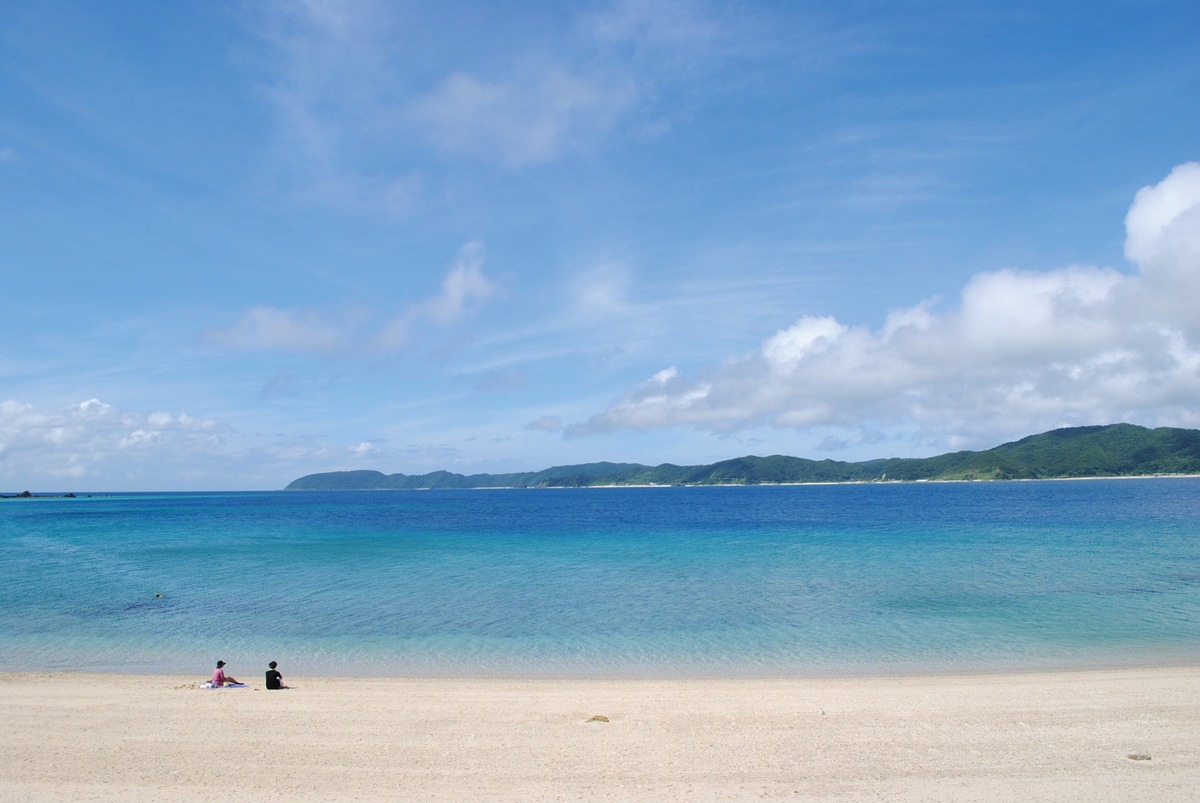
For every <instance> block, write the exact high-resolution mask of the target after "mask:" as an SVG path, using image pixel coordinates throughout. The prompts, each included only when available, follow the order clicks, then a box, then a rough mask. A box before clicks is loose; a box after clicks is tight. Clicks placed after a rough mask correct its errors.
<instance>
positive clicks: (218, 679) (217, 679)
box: [212, 661, 238, 689]
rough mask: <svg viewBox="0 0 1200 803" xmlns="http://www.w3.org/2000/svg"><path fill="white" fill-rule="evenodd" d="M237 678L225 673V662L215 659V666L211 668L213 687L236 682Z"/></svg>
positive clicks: (230, 684)
mask: <svg viewBox="0 0 1200 803" xmlns="http://www.w3.org/2000/svg"><path fill="white" fill-rule="evenodd" d="M237 682H238V681H237V678H231V677H228V676H226V674H225V662H224V661H217V668H216V669H214V670H213V676H212V685H213V688H214V689H215V688H218V687H220V686H232V685H233V684H235V683H237Z"/></svg>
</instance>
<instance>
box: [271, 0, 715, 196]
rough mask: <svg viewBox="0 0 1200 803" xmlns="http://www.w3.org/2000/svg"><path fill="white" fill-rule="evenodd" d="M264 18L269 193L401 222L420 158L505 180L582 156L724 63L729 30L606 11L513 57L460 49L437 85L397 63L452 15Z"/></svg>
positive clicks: (285, 1) (510, 49) (684, 11)
mask: <svg viewBox="0 0 1200 803" xmlns="http://www.w3.org/2000/svg"><path fill="white" fill-rule="evenodd" d="M269 9H270V11H269V13H266V14H265V15H264V16H263V17H262V18H261V20H260V23H259V27H260V28H261V31H260V33H261V35H262V37H263V39H264V40H265V41H266V42H267V43H268V44H269V46H270V52H271V53H272V54H273V56H274V59H273V62H272V64H271V69H270V76H271V77H270V79H269V81H268V83H267V84H266V85H265V86H264V93H265V97H266V98H267V99H268V100H269V102H270V106H271V108H272V110H273V111H274V117H275V127H276V136H277V143H278V161H277V165H276V169H277V173H278V178H279V179H280V181H281V183H282V184H283V185H284V186H285V187H287V188H288V189H289V190H290V191H291V192H294V193H295V194H296V195H298V196H300V197H308V198H316V199H322V200H325V201H328V202H332V203H337V204H340V205H344V206H351V207H362V208H369V207H371V206H374V207H377V208H379V209H381V210H384V211H388V212H390V213H394V214H401V215H403V214H405V213H407V211H409V210H410V209H411V208H412V206H413V205H414V204H415V203H418V202H419V201H420V199H421V198H422V197H424V196H425V194H426V193H427V192H428V191H429V190H430V188H429V187H428V186H427V185H426V181H427V178H426V174H427V172H428V171H427V170H426V163H427V161H428V158H429V149H432V151H433V152H434V153H437V154H440V155H442V156H443V157H449V158H458V159H463V158H465V159H468V160H471V161H477V162H484V163H489V164H496V165H500V166H503V167H505V168H508V169H510V170H517V169H522V168H527V167H531V166H535V165H539V164H544V163H547V162H551V161H554V160H557V159H560V158H562V157H564V156H566V155H569V154H572V153H579V152H586V151H588V150H590V149H592V148H594V147H595V146H596V145H597V144H598V143H601V142H603V141H604V140H605V139H606V138H607V137H610V136H612V135H613V134H614V133H615V132H617V131H619V130H620V129H621V128H622V127H623V126H625V125H627V124H629V123H630V122H631V121H636V120H637V119H638V118H639V115H642V114H645V113H647V112H648V111H649V110H650V109H651V108H652V107H653V106H654V104H655V102H656V99H657V97H658V89H659V88H660V87H661V86H662V85H663V84H665V83H670V82H671V81H673V80H675V79H676V77H677V76H679V75H682V74H688V75H693V74H694V73H696V71H697V70H703V69H711V68H712V67H713V66H714V65H715V64H717V63H719V61H720V59H722V58H727V57H728V56H729V55H730V51H729V50H728V49H727V50H724V51H723V50H722V49H721V48H719V47H716V46H715V45H714V43H716V42H719V41H721V40H722V39H723V38H728V37H729V30H730V28H729V26H728V25H722V24H721V23H720V21H719V20H717V19H715V18H714V17H713V16H712V11H711V9H709V8H708V7H706V6H705V5H703V4H700V3H696V2H691V1H690V0H678V2H663V3H642V2H628V1H626V2H619V3H613V4H610V5H604V6H602V7H600V8H599V9H595V10H591V11H588V12H586V13H581V14H578V15H576V16H574V17H573V18H570V17H569V18H568V19H567V20H566V21H565V22H564V23H563V24H562V27H561V28H560V29H559V30H555V31H551V32H549V33H548V34H547V33H545V32H542V33H541V34H534V33H529V34H528V39H527V40H526V41H522V42H521V43H519V45H520V46H514V43H511V42H509V43H506V45H507V47H506V48H505V49H504V50H503V51H491V50H488V51H487V52H485V53H482V54H479V53H471V52H466V51H465V52H464V53H463V54H462V55H461V56H460V58H459V60H458V63H457V64H455V63H454V62H453V61H449V62H447V66H446V67H445V68H443V71H442V72H441V73H440V74H439V73H436V72H434V73H429V72H425V71H423V70H421V69H419V68H415V67H414V65H413V63H412V60H411V59H409V58H407V57H406V55H407V53H408V52H409V51H410V50H411V49H412V48H413V46H414V45H415V44H416V43H415V41H414V39H413V37H417V36H421V35H422V34H421V33H420V30H421V27H422V26H428V25H433V26H446V25H447V24H448V23H447V19H451V18H438V17H437V15H430V14H428V13H425V12H422V15H421V16H420V22H419V23H417V22H414V20H413V19H412V18H411V17H412V15H413V14H415V13H417V12H414V11H413V10H412V9H406V8H405V7H401V6H398V5H396V4H388V3H374V2H366V3H342V2H317V1H316V0H311V1H309V0H306V1H305V2H293V1H291V0H280V2H276V3H274V4H272V5H271V6H269ZM453 19H455V20H458V19H459V18H457V17H454V18H453ZM455 24H457V22H456V23H455ZM439 33H440V34H442V35H445V36H450V37H452V38H453V37H454V36H455V33H454V32H453V31H451V30H445V31H439ZM483 65H486V66H483ZM701 65H708V66H707V67H704V68H702V67H701ZM652 128H653V127H652Z"/></svg>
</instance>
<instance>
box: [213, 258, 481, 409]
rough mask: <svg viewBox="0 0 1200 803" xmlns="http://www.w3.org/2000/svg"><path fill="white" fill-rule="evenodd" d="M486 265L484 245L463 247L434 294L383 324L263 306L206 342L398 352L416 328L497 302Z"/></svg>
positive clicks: (319, 351)
mask: <svg viewBox="0 0 1200 803" xmlns="http://www.w3.org/2000/svg"><path fill="white" fill-rule="evenodd" d="M483 261H484V260H483V246H482V244H480V243H478V242H474V241H472V242H469V243H467V244H466V245H464V246H463V247H462V248H461V249H459V252H458V254H457V256H456V257H455V260H454V262H453V264H452V265H451V266H450V269H449V270H448V271H447V272H446V276H445V277H444V278H443V279H442V283H441V286H440V288H439V289H438V292H437V293H436V294H435V295H433V296H431V297H429V298H427V299H424V300H421V301H418V302H416V303H414V304H411V305H409V306H408V307H406V308H405V309H403V310H402V311H401V312H399V313H398V314H396V315H394V316H392V317H391V318H390V319H389V320H387V321H386V322H384V323H383V324H382V325H378V324H377V325H376V326H375V327H372V326H370V325H369V322H368V321H367V318H368V315H367V313H366V312H364V311H362V310H356V311H354V312H352V313H348V314H344V315H342V316H340V317H338V318H336V319H331V318H330V317H329V316H327V315H324V314H322V313H321V312H320V311H317V310H288V309H279V308H277V307H272V306H269V305H265V304H262V305H258V306H256V307H253V308H251V309H250V310H248V311H246V312H245V313H244V314H243V315H242V317H241V318H240V319H239V320H238V321H237V322H235V323H234V324H233V325H232V326H229V327H227V328H213V329H210V330H209V331H208V332H206V333H205V335H204V341H205V342H206V343H209V344H212V345H215V346H220V347H222V348H227V349H231V350H236V351H263V352H293V353H299V354H313V355H317V356H322V357H335V356H344V355H350V354H361V353H376V352H378V351H379V350H381V349H382V350H383V351H385V352H386V351H393V350H395V349H399V348H402V347H403V346H404V345H406V344H407V342H408V341H409V338H410V335H411V334H412V330H413V329H414V328H415V327H418V326H420V325H422V324H429V323H432V324H435V325H436V326H439V327H449V326H453V325H454V324H456V323H458V322H460V321H462V320H463V319H464V318H466V317H468V316H470V315H471V314H472V313H474V312H476V311H477V310H478V309H479V308H480V307H481V306H483V305H484V304H485V303H486V302H487V301H488V300H489V299H490V298H492V297H493V296H494V295H495V294H496V292H497V290H496V286H495V285H494V284H493V283H492V281H491V280H490V279H488V278H487V277H486V276H485V275H484V273H483ZM289 377H290V375H289V376H281V377H279V380H280V382H279V383H278V385H279V386H278V387H273V388H271V390H272V391H273V392H271V393H268V394H267V395H279V392H282V391H286V388H287V384H290V378H289ZM284 380H288V381H287V382H284ZM273 384H274V383H273Z"/></svg>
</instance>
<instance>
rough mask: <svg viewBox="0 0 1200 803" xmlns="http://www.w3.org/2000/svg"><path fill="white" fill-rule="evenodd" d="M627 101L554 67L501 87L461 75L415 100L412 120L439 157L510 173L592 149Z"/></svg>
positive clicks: (627, 94)
mask: <svg viewBox="0 0 1200 803" xmlns="http://www.w3.org/2000/svg"><path fill="white" fill-rule="evenodd" d="M633 99H634V93H633V91H632V89H631V88H630V86H628V85H622V84H608V85H606V84H604V83H602V82H601V81H600V80H598V79H589V78H584V77H581V76H579V75H575V74H572V73H571V72H569V71H567V70H564V69H561V68H558V67H549V68H546V69H542V70H537V71H529V72H528V74H523V75H521V76H519V77H516V78H512V79H510V80H507V81H503V82H500V81H488V80H483V79H480V78H476V77H475V76H473V75H469V74H467V73H461V72H460V73H456V74H454V75H451V76H449V77H448V78H446V79H445V80H444V81H443V82H442V84H441V85H440V86H438V87H437V88H436V89H435V90H434V91H433V92H431V93H430V94H429V95H428V96H426V97H424V98H421V99H420V100H418V101H417V102H416V103H415V104H414V106H413V109H412V112H411V116H412V119H414V120H415V121H417V122H418V123H419V124H421V125H422V127H423V128H424V129H425V132H426V136H427V137H428V138H429V139H430V141H432V142H433V143H434V144H435V145H436V146H437V147H438V148H440V149H442V150H444V151H448V152H451V153H458V154H465V155H469V156H474V157H480V158H483V159H486V160H488V161H497V162H499V163H501V164H503V165H504V166H506V167H509V168H516V167H523V166H526V165H531V164H538V163H541V162H547V161H550V160H553V159H556V158H558V157H559V156H561V155H562V154H564V153H567V152H570V151H575V150H581V149H586V148H587V147H590V146H591V145H592V144H593V143H594V142H595V141H596V140H597V139H598V138H599V137H600V136H602V135H603V134H605V133H606V132H608V131H609V130H610V129H611V128H612V127H613V126H614V125H615V123H616V121H617V120H618V119H619V117H620V116H621V115H622V114H623V113H624V112H625V111H626V110H627V109H628V108H629V106H630V105H631V104H632V102H633Z"/></svg>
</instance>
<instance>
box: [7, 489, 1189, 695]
mask: <svg viewBox="0 0 1200 803" xmlns="http://www.w3.org/2000/svg"><path fill="white" fill-rule="evenodd" d="M159 595H161V596H159ZM217 658H223V659H224V660H226V661H227V662H229V669H230V670H231V674H233V675H235V676H236V675H238V674H239V673H242V672H244V673H247V674H250V675H254V676H256V675H257V674H259V673H260V671H261V669H262V667H263V665H265V663H266V662H267V661H268V660H271V659H274V660H277V661H279V662H280V664H281V665H282V668H284V669H285V674H288V675H305V674H308V675H311V674H346V675H397V674H419V675H437V676H455V675H470V676H479V675H490V676H504V675H528V676H539V675H547V676H581V675H600V676H659V675H667V676H764V675H765V676H800V675H854V674H881V673H906V672H924V671H989V670H1005V669H1045V668H1078V667H1094V666H1124V665H1143V664H1168V663H1182V662H1195V661H1196V660H1197V659H1198V658H1200V478H1170V479H1143V480H1092V481H1086V482H989V483H964V484H933V483H931V484H872V485H825V486H786V487H778V486H764V487H702V488H596V489H561V490H489V491H374V492H345V491H343V492H266V493H189V494H135V495H112V496H107V495H92V496H80V497H79V498H75V499H25V500H20V499H4V500H0V670H28V669H76V670H101V671H109V670H120V671H131V672H148V673H149V672H184V673H194V674H196V675H197V676H206V675H207V674H208V673H209V672H210V671H211V668H212V665H213V662H214V661H215V660H216V659H217Z"/></svg>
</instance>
